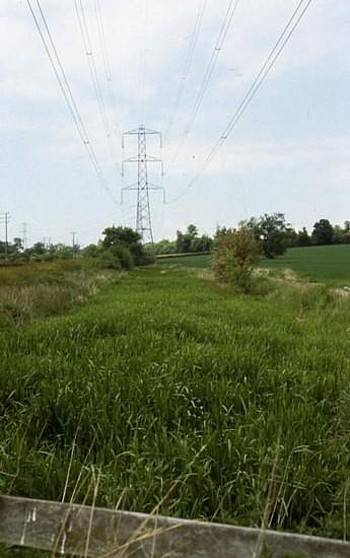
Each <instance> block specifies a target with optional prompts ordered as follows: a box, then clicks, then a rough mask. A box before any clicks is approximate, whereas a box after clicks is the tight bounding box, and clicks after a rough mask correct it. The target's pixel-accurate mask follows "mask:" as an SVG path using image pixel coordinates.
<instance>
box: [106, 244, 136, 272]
mask: <svg viewBox="0 0 350 558" xmlns="http://www.w3.org/2000/svg"><path fill="white" fill-rule="evenodd" d="M99 260H100V264H101V267H103V268H105V269H117V270H121V269H126V270H130V269H133V267H134V258H133V256H132V254H131V252H130V250H129V249H128V248H127V246H124V245H123V244H117V245H115V246H110V247H109V248H107V249H106V250H103V251H102V253H101V255H100V258H99Z"/></svg>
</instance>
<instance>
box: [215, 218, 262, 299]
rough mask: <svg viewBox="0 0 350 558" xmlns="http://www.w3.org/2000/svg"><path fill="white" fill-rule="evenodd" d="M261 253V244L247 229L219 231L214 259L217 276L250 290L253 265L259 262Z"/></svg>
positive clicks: (244, 289)
mask: <svg viewBox="0 0 350 558" xmlns="http://www.w3.org/2000/svg"><path fill="white" fill-rule="evenodd" d="M259 254H260V247H259V244H258V242H257V241H256V240H255V238H254V235H253V234H252V233H251V232H250V231H248V230H247V229H244V228H242V229H240V230H232V229H223V230H221V231H218V233H217V240H216V246H215V250H214V260H213V270H214V274H215V277H216V278H217V279H218V280H219V281H222V282H224V283H232V284H234V285H236V286H237V287H238V288H239V289H240V290H242V291H243V292H249V291H250V290H251V287H252V274H253V265H254V264H255V263H257V261H258V259H259Z"/></svg>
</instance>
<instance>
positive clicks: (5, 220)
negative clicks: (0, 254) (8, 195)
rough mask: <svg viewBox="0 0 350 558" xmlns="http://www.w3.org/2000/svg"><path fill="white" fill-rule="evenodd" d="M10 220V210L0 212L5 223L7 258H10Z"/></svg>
mask: <svg viewBox="0 0 350 558" xmlns="http://www.w3.org/2000/svg"><path fill="white" fill-rule="evenodd" d="M9 221H10V214H9V212H8V211H5V213H0V223H1V224H2V225H5V260H8V251H9V241H8V224H9Z"/></svg>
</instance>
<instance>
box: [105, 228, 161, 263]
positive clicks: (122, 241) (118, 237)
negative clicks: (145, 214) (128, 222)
mask: <svg viewBox="0 0 350 558" xmlns="http://www.w3.org/2000/svg"><path fill="white" fill-rule="evenodd" d="M102 234H103V235H104V239H103V241H102V246H103V248H105V249H108V248H114V249H115V250H114V253H115V254H117V253H118V251H119V256H120V257H122V258H123V259H124V261H128V266H129V265H131V264H130V261H129V258H127V256H126V252H125V250H129V251H130V253H131V255H132V259H133V263H135V265H145V264H149V263H152V262H153V258H152V257H151V256H150V255H149V254H147V253H146V251H145V249H144V247H143V245H142V243H141V236H140V235H139V233H138V232H136V231H134V230H133V229H131V228H130V227H114V226H113V227H107V228H106V229H105V230H104V231H103V233H102Z"/></svg>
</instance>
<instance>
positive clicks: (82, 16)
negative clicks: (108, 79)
mask: <svg viewBox="0 0 350 558" xmlns="http://www.w3.org/2000/svg"><path fill="white" fill-rule="evenodd" d="M74 5H75V11H76V14H77V19H78V24H79V29H80V35H81V37H82V41H83V47H84V51H85V55H86V59H87V62H88V67H89V72H90V77H91V82H92V86H93V91H94V94H95V98H96V101H97V106H98V110H99V114H100V117H101V123H102V127H103V129H104V132H105V135H106V138H107V145H108V149H109V152H110V155H111V158H112V162H113V164H115V165H116V166H117V167H118V163H117V161H116V152H115V147H114V143H113V140H112V135H111V128H110V124H109V119H108V115H107V109H106V103H105V99H104V95H103V91H102V87H101V83H100V79H99V75H98V71H97V66H96V62H95V55H94V51H93V48H92V42H91V38H90V33H89V27H88V24H87V19H86V12H85V8H84V4H83V1H82V0H75V2H74ZM98 27H99V26H98Z"/></svg>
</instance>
